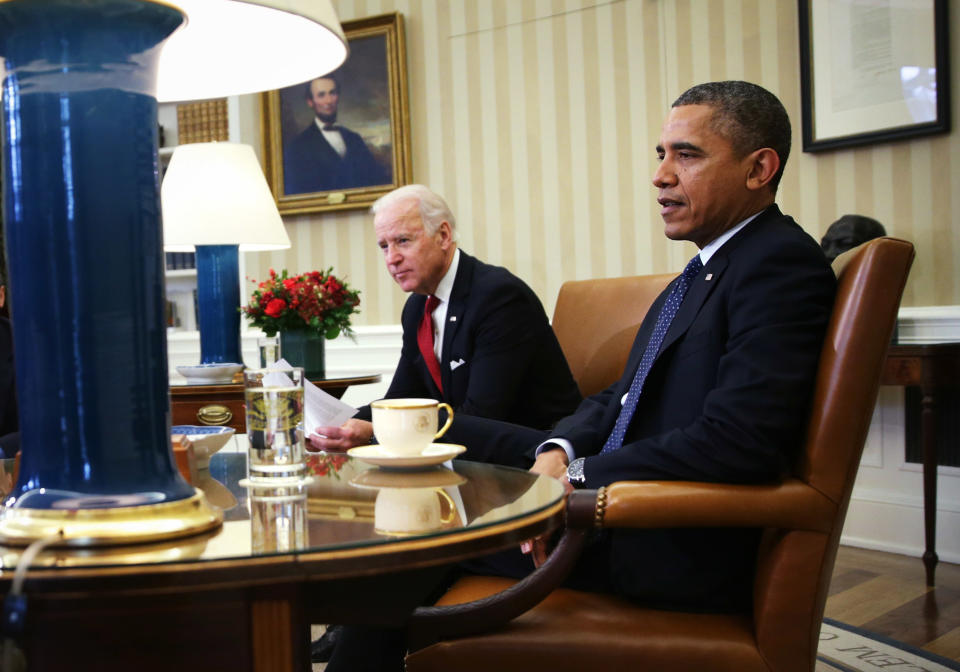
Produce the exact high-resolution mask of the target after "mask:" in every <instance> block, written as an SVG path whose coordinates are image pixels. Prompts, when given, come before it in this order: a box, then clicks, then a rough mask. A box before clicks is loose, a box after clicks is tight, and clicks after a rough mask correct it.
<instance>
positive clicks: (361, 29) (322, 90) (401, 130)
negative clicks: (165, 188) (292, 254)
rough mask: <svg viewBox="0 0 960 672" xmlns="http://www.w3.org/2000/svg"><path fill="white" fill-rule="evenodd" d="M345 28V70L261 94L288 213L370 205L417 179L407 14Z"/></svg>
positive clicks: (272, 166)
mask: <svg viewBox="0 0 960 672" xmlns="http://www.w3.org/2000/svg"><path fill="white" fill-rule="evenodd" d="M342 25H343V30H344V33H346V36H347V42H348V44H349V46H350V55H349V56H348V57H347V60H346V62H344V64H343V65H342V66H340V67H339V68H338V69H337V70H334V71H333V72H331V73H329V74H326V75H323V76H321V77H317V78H315V79H313V80H311V81H309V82H304V83H302V84H298V85H296V86H289V87H286V88H284V89H279V90H276V91H267V92H266V93H263V94H261V96H260V113H261V132H262V141H263V160H264V169H265V172H266V175H267V182H268V183H269V184H270V188H271V189H272V191H273V194H274V197H275V198H276V200H277V207H278V208H279V210H280V213H281V214H302V213H310V212H322V211H326V210H344V209H349V208H363V207H368V206H369V205H370V204H371V203H373V201H374V200H376V199H377V198H379V197H380V196H381V195H383V194H385V193H387V192H388V191H390V190H391V189H394V188H396V187H398V186H401V185H403V184H407V183H408V182H409V181H410V175H411V170H410V140H409V134H410V131H409V127H410V124H409V112H408V105H407V71H406V48H405V44H404V32H403V16H402V15H401V14H399V13H394V14H385V15H381V16H374V17H370V18H366V19H358V20H356V21H345V22H344V23H343V24H342Z"/></svg>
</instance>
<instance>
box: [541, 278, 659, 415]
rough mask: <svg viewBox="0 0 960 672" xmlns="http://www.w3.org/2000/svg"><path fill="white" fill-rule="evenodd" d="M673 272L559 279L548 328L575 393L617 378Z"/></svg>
mask: <svg viewBox="0 0 960 672" xmlns="http://www.w3.org/2000/svg"><path fill="white" fill-rule="evenodd" d="M675 277H677V276H676V274H675V273H664V274H660V275H635V276H631V277H625V278H600V279H595V280H571V281H569V282H565V283H563V286H562V287H560V293H559V294H558V295H557V305H556V308H554V311H553V331H554V333H555V334H556V335H557V340H558V341H559V342H560V348H561V349H562V350H563V354H564V356H565V357H566V358H567V364H569V365H570V371H571V372H573V379H574V380H575V381H577V385H578V386H579V387H580V394H582V395H583V396H584V397H589V396H590V395H591V394H596V393H597V392H600V391H601V390H604V389H606V388H607V387H609V386H610V385H612V384H613V383H615V382H616V381H617V380H619V378H620V376H621V375H623V368H624V367H625V366H626V365H627V357H628V356H629V354H630V347H631V346H632V345H633V339H634V337H635V336H636V335H637V329H639V328H640V322H642V321H643V316H644V315H646V314H647V310H648V309H649V308H650V305H651V304H652V303H653V301H654V299H656V298H657V296H658V295H659V294H660V292H662V291H663V289H664V287H666V286H667V285H668V284H669V283H670V281H671V280H673V279H674V278H675Z"/></svg>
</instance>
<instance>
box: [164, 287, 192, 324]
mask: <svg viewBox="0 0 960 672" xmlns="http://www.w3.org/2000/svg"><path fill="white" fill-rule="evenodd" d="M191 307H192V309H193V324H199V322H200V315H199V314H198V312H197V290H193V301H192V302H191ZM185 317H186V316H185V315H181V314H180V308H178V307H177V304H176V303H174V302H173V301H167V310H166V320H167V326H168V327H182V326H184V325H183V320H184V318H185ZM194 328H195V327H194Z"/></svg>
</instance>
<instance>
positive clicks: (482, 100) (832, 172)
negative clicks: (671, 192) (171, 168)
mask: <svg viewBox="0 0 960 672" xmlns="http://www.w3.org/2000/svg"><path fill="white" fill-rule="evenodd" d="M334 4H335V6H336V7H337V10H338V12H339V15H340V18H341V20H344V21H346V20H350V19H354V18H361V17H365V16H372V15H376V14H382V13H386V12H393V11H399V12H401V13H402V14H403V15H404V19H405V22H406V38H407V61H408V80H409V93H410V133H411V144H412V148H411V149H412V162H413V175H414V180H415V181H417V182H422V183H424V184H427V185H429V186H431V187H432V188H433V189H435V190H436V191H438V192H439V193H441V194H443V195H444V196H445V197H446V198H447V200H448V202H449V203H450V205H451V207H452V208H453V211H454V213H455V214H456V217H457V220H458V230H459V233H460V241H461V247H462V248H463V249H464V250H465V251H467V252H469V253H471V254H475V255H476V256H479V257H480V258H482V259H484V260H486V261H489V262H492V263H496V264H501V265H503V266H506V267H507V268H509V269H511V270H512V271H513V272H515V273H516V274H517V275H519V276H520V277H521V278H523V279H524V280H526V281H527V282H528V283H529V284H530V285H531V286H532V287H533V288H534V290H535V291H536V292H537V293H538V294H539V296H540V297H541V299H542V300H543V303H544V305H545V307H546V309H547V312H548V314H551V313H552V311H553V305H554V302H555V300H556V296H557V292H558V290H559V288H560V285H561V284H562V283H563V282H564V281H565V280H571V279H580V278H589V277H601V276H616V275H632V274H642V273H657V272H666V271H677V272H679V271H680V270H681V269H682V268H683V265H684V263H685V262H686V260H687V259H688V258H689V257H690V256H692V255H693V254H694V252H695V250H696V248H695V247H693V246H692V244H690V243H674V242H670V241H668V240H667V239H666V238H665V237H664V236H663V233H662V224H661V222H660V218H659V216H658V215H657V208H656V203H655V201H654V197H655V190H654V189H653V187H652V186H651V184H650V178H651V176H652V174H653V170H654V168H655V156H654V150H653V147H654V146H655V145H656V140H657V137H658V135H659V130H660V124H661V122H662V120H663V117H664V115H665V113H666V111H667V109H668V107H669V104H670V102H671V101H672V100H673V99H674V98H675V97H676V96H677V95H678V94H679V93H681V92H682V91H683V90H684V89H686V88H687V87H688V86H690V85H692V84H695V83H698V82H702V81H707V80H714V79H747V80H751V81H754V82H757V83H759V84H761V85H763V86H765V87H767V88H768V89H770V90H771V91H773V92H774V93H776V94H777V95H778V96H779V97H780V98H781V100H783V102H784V104H785V105H786V107H787V110H788V112H789V113H790V115H791V117H792V119H793V122H794V139H795V141H794V148H793V154H792V156H791V157H790V160H789V163H788V165H787V169H786V173H785V175H784V179H783V182H782V184H781V187H780V191H779V194H780V195H779V198H778V201H779V203H780V206H781V207H782V208H783V210H784V211H785V212H787V213H789V214H792V215H793V216H794V217H795V218H796V219H797V220H798V221H799V222H800V223H801V224H802V225H803V226H804V228H806V230H807V231H809V232H810V233H811V235H813V236H815V237H816V238H818V239H819V237H820V236H821V235H822V233H823V231H824V230H825V229H826V227H827V226H828V225H829V224H830V222H832V221H833V220H834V219H836V218H837V217H838V216H840V215H841V214H844V213H849V212H856V213H861V214H866V215H870V216H873V217H875V218H877V219H879V220H880V221H881V222H883V223H884V224H885V225H886V227H887V230H888V232H889V233H890V234H891V235H895V236H899V237H903V238H907V239H909V240H912V241H913V242H914V243H915V245H916V246H917V261H916V263H915V265H914V267H913V272H912V275H911V279H910V282H909V284H908V286H907V291H906V294H905V296H904V301H903V304H904V305H905V306H923V305H951V304H958V303H960V274H958V273H957V269H956V266H957V257H958V252H960V212H958V211H956V210H955V208H954V203H953V197H952V194H954V193H960V164H958V162H960V158H958V157H960V151H958V150H960V135H958V133H956V132H954V133H951V134H950V135H942V136H936V137H933V138H930V139H922V140H914V141H908V142H900V143H894V144H883V145H878V146H876V147H871V148H864V149H854V150H840V151H835V152H828V153H823V154H818V155H814V154H804V153H803V152H802V151H801V149H800V84H799V74H798V73H799V59H798V50H799V48H798V36H797V7H796V0H775V1H774V0H334ZM958 17H960V14H958V9H957V7H956V5H954V6H953V7H951V19H950V21H951V26H950V27H951V33H952V34H953V35H954V36H955V38H956V36H958V35H960V25H958V23H960V18H958ZM958 54H960V48H958V45H957V44H956V43H955V44H954V48H953V56H952V64H951V65H952V70H953V76H952V79H953V81H952V89H953V93H954V95H953V99H954V103H953V118H954V121H955V124H956V123H957V122H960V114H958V107H960V105H958V99H960V56H958ZM243 109H244V110H245V112H244V114H248V115H252V116H253V117H256V115H257V112H256V109H257V108H256V106H255V102H251V101H244V102H243ZM251 110H252V111H251ZM247 111H249V112H247ZM259 138H260V135H259V126H258V125H257V124H248V125H247V126H245V127H244V128H243V130H242V140H243V141H245V142H250V143H251V144H254V145H259ZM958 201H960V197H958ZM957 206H958V207H960V202H958V203H957ZM285 221H286V224H287V229H288V231H289V234H290V238H291V241H292V242H293V248H292V249H290V250H285V251H281V252H275V253H261V254H250V255H247V259H246V269H247V274H248V275H249V276H251V277H254V278H262V277H263V276H264V275H265V274H266V271H267V269H268V268H269V267H271V266H272V267H275V268H277V269H279V268H284V267H285V268H288V269H289V270H291V271H297V272H299V271H304V270H310V269H313V268H321V267H326V266H330V265H332V266H334V267H335V269H336V271H337V272H338V273H342V274H345V275H346V276H347V277H348V278H349V281H350V282H351V283H352V284H353V285H354V286H355V287H357V288H359V289H360V290H361V292H362V294H361V299H362V313H361V314H360V315H359V316H358V319H357V324H367V325H372V324H396V323H398V322H399V319H400V309H401V306H402V305H403V300H404V295H403V293H402V292H401V291H400V290H399V289H397V288H396V286H395V285H394V284H393V281H392V280H391V279H390V278H389V277H388V276H387V273H386V271H385V270H384V268H383V263H382V260H381V258H380V253H379V250H378V249H377V247H376V241H375V239H374V235H373V227H372V222H371V218H370V216H369V215H368V214H367V213H366V212H364V211H347V212H336V213H330V214H322V215H303V216H291V217H287V218H286V220H285Z"/></svg>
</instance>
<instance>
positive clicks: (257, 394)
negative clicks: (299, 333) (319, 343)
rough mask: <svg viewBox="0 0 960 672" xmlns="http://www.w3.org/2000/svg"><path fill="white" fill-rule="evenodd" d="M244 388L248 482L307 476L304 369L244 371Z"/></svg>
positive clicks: (289, 479) (290, 479)
mask: <svg viewBox="0 0 960 672" xmlns="http://www.w3.org/2000/svg"><path fill="white" fill-rule="evenodd" d="M243 386H244V390H243V393H244V400H245V402H246V412H247V439H248V440H249V442H250V452H249V455H248V459H247V467H248V473H249V477H250V481H251V482H277V481H296V480H299V479H302V478H303V477H304V475H305V472H306V460H305V456H304V438H303V369H302V368H300V367H289V368H279V369H247V370H246V371H245V372H244V374H243Z"/></svg>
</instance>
